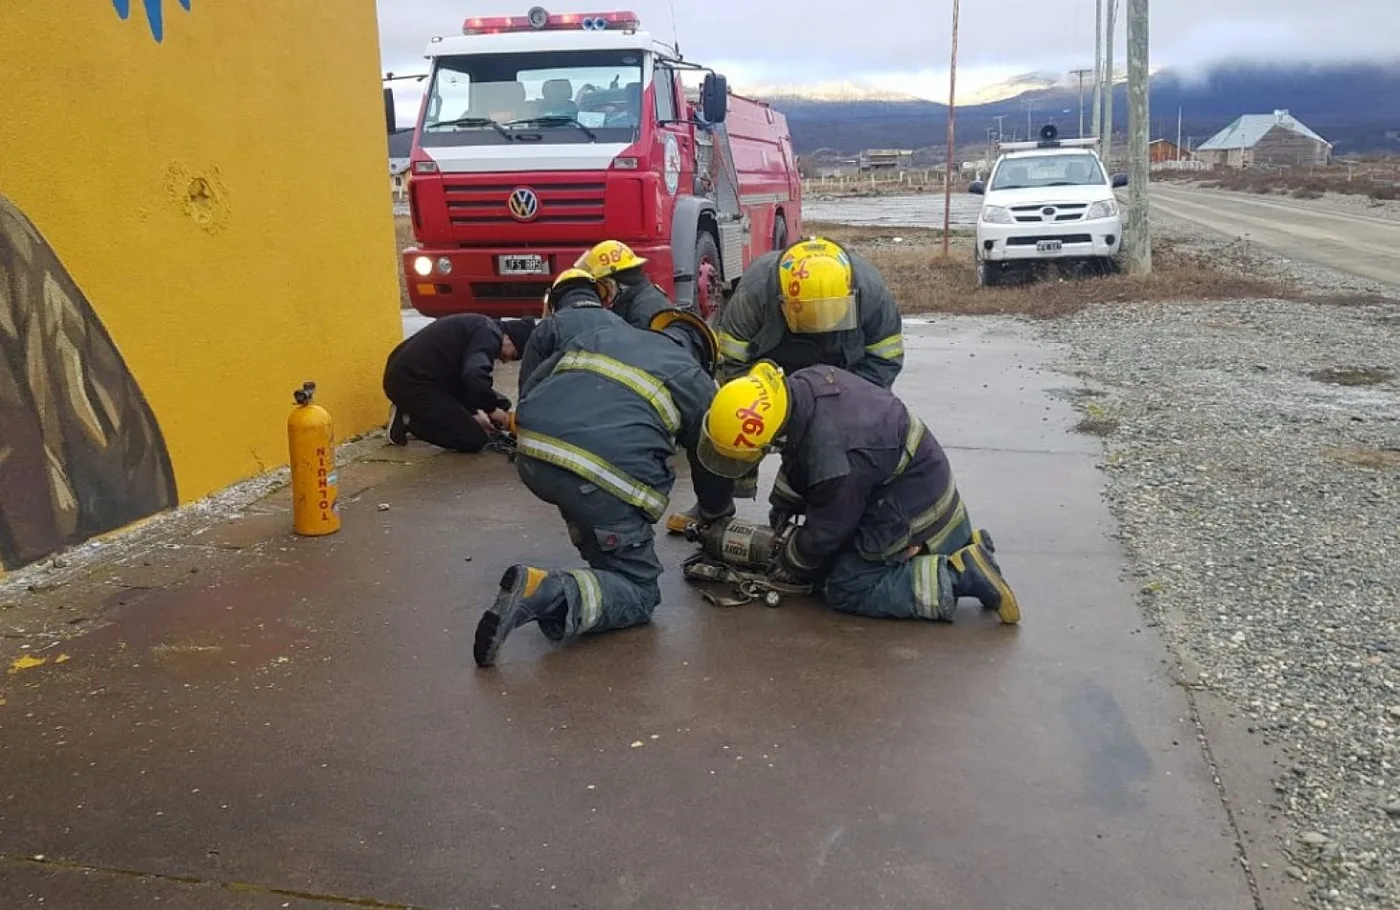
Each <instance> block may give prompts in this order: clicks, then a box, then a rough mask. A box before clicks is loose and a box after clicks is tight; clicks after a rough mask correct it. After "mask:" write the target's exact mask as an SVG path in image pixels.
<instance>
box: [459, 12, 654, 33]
mask: <svg viewBox="0 0 1400 910" xmlns="http://www.w3.org/2000/svg"><path fill="white" fill-rule="evenodd" d="M641 27H642V20H641V19H639V18H638V17H637V14H636V13H633V12H628V11H625V10H614V11H613V12H610V13H550V12H548V11H547V10H545V8H544V7H542V6H532V7H530V11H529V12H528V13H526V14H525V15H524V16H487V17H484V18H483V17H473V18H471V19H468V20H467V21H466V22H464V23H462V34H464V35H498V34H501V33H503V32H543V31H551V32H557V31H567V30H574V29H583V30H584V31H587V32H601V31H607V30H609V29H617V30H621V31H629V32H634V31H636V30H637V29H639V28H641Z"/></svg>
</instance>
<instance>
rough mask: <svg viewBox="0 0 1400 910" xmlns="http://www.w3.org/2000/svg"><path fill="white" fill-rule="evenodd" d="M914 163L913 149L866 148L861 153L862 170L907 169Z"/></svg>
mask: <svg viewBox="0 0 1400 910" xmlns="http://www.w3.org/2000/svg"><path fill="white" fill-rule="evenodd" d="M913 163H914V150H913V149H866V150H865V151H863V152H861V153H860V169H861V170H862V171H907V170H909V166H910V165H912V164H913Z"/></svg>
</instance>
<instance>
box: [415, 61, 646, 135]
mask: <svg viewBox="0 0 1400 910" xmlns="http://www.w3.org/2000/svg"><path fill="white" fill-rule="evenodd" d="M643 56H644V55H643V54H641V53H639V52H638V51H635V50H588V51H552V52H539V53H514V54H470V55H461V56H455V57H440V58H438V59H437V61H436V62H435V64H434V66H433V76H432V81H431V84H430V86H429V89H428V104H427V108H426V109H425V111H424V114H423V132H422V145H423V146H425V147H433V146H436V147H443V146H464V145H501V144H504V143H508V142H511V141H513V139H514V138H515V134H518V133H530V134H531V137H530V138H531V139H532V140H535V143H538V142H547V143H574V142H624V143H625V142H632V141H634V140H635V139H636V138H637V131H638V129H639V127H640V125H641V109H642V72H643V69H642V64H643ZM580 127H582V128H580ZM532 144H534V143H532Z"/></svg>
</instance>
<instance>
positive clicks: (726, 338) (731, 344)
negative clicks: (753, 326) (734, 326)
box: [715, 332, 749, 363]
mask: <svg viewBox="0 0 1400 910" xmlns="http://www.w3.org/2000/svg"><path fill="white" fill-rule="evenodd" d="M715 337H716V338H717V339H718V340H719V353H720V355H721V356H722V357H724V358H725V359H727V360H737V361H739V362H740V363H742V362H744V361H746V360H748V359H749V343H748V342H747V341H740V340H739V339H737V338H735V337H734V336H733V335H731V334H729V333H728V332H717V333H715Z"/></svg>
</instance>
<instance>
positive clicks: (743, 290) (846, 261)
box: [667, 237, 904, 533]
mask: <svg viewBox="0 0 1400 910" xmlns="http://www.w3.org/2000/svg"><path fill="white" fill-rule="evenodd" d="M714 327H715V334H716V335H717V337H718V338H719V347H720V365H719V370H718V377H719V380H720V381H721V382H724V381H726V380H729V379H733V378H734V377H736V376H739V375H742V374H743V373H744V372H745V371H746V370H747V369H749V367H751V366H752V365H753V364H754V363H756V362H757V361H758V360H759V359H760V358H762V359H765V360H769V361H771V362H773V363H775V364H777V365H778V366H779V367H781V368H782V369H783V370H786V371H787V372H788V373H793V372H796V371H797V370H800V369H802V368H803V367H809V366H816V365H818V364H828V365H830V366H835V367H841V368H842V369H845V370H849V371H850V372H852V373H854V374H855V375H857V376H859V377H861V378H862V379H868V380H869V381H871V382H873V383H875V384H876V385H877V386H881V387H882V388H886V389H888V388H890V387H891V386H893V385H894V381H895V378H896V377H897V376H899V371H900V370H901V369H902V368H903V366H904V335H903V320H901V318H900V315H899V306H898V305H897V304H896V303H895V300H894V295H892V294H891V293H890V289H889V287H887V286H886V284H885V280H884V279H883V278H882V277H881V276H880V272H879V270H878V269H876V268H875V266H873V265H871V264H870V262H869V261H868V260H866V259H864V258H862V257H861V256H859V255H857V254H855V253H852V252H850V251H848V250H846V249H844V248H842V247H841V246H840V245H839V244H837V243H834V242H832V241H830V240H826V239H823V238H820V237H813V238H812V239H810V240H804V241H802V242H800V243H796V244H794V245H792V246H791V247H789V248H788V249H786V250H783V251H782V252H777V251H774V252H771V253H765V254H764V255H762V256H760V257H759V258H758V259H755V260H754V262H753V264H752V265H751V266H749V268H748V270H747V271H745V272H744V277H743V278H741V279H740V280H739V284H738V287H736V288H735V290H734V296H733V297H731V298H730V300H729V302H728V303H726V304H725V305H724V307H723V308H722V309H721V310H720V312H719V314H718V315H717V316H716V317H715V319H714ZM757 494H758V475H757V473H756V472H754V473H750V474H748V475H746V476H744V477H742V478H739V481H738V482H737V484H736V485H735V495H736V496H741V497H753V496H756V495H757ZM694 521H695V512H694V510H693V509H692V510H690V511H687V512H681V513H678V514H675V515H672V516H671V517H670V519H669V520H668V521H667V527H668V528H669V529H670V530H671V531H673V532H677V533H679V532H681V531H684V530H685V527H686V525H687V524H691V523H693V522H694Z"/></svg>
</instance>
